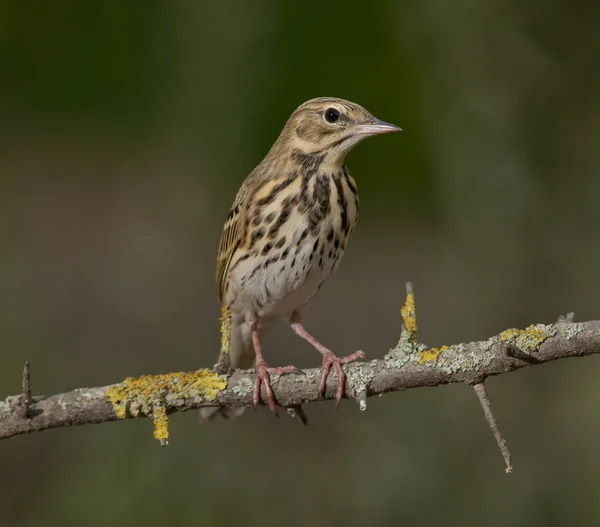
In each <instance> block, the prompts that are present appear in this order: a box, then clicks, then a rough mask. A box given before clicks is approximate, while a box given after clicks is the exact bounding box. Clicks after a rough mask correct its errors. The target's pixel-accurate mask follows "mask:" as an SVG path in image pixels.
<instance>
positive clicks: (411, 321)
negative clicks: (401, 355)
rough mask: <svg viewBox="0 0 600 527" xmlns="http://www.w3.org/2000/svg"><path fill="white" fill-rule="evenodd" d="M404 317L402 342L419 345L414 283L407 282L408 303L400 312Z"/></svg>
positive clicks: (405, 303) (406, 302)
mask: <svg viewBox="0 0 600 527" xmlns="http://www.w3.org/2000/svg"><path fill="white" fill-rule="evenodd" d="M400 313H401V315H402V330H401V333H400V342H404V343H410V344H413V345H414V344H416V343H417V312H416V308H415V295H414V292H413V285H412V282H406V301H405V302H404V305H403V306H402V309H401V310H400Z"/></svg>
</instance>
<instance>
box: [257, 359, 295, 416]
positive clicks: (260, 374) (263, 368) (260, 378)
mask: <svg viewBox="0 0 600 527" xmlns="http://www.w3.org/2000/svg"><path fill="white" fill-rule="evenodd" d="M284 373H302V374H304V372H303V371H302V370H301V369H299V368H296V366H283V367H280V368H269V365H268V364H267V363H266V362H265V361H257V362H256V378H255V379H254V396H253V399H252V402H253V404H254V408H255V409H256V407H257V406H258V403H260V386H261V384H264V385H265V390H266V392H267V397H266V399H267V404H268V405H269V408H270V409H271V411H272V412H273V413H274V414H275V415H276V416H277V417H279V414H278V413H277V404H276V403H275V396H274V395H273V388H272V387H271V377H270V376H271V375H282V374H284Z"/></svg>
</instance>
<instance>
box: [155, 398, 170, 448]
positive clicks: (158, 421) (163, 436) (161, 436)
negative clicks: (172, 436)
mask: <svg viewBox="0 0 600 527" xmlns="http://www.w3.org/2000/svg"><path fill="white" fill-rule="evenodd" d="M152 418H153V421H154V439H158V440H159V441H160V446H167V445H168V444H169V416H168V415H167V410H166V409H165V407H164V406H155V407H154V408H153V409H152Z"/></svg>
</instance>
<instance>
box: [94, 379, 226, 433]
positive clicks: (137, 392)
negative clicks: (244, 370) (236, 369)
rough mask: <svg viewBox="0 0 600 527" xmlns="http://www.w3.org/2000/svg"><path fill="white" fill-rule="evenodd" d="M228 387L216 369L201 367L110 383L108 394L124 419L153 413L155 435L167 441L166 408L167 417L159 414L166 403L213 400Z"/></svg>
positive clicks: (176, 403) (170, 404) (178, 405)
mask: <svg viewBox="0 0 600 527" xmlns="http://www.w3.org/2000/svg"><path fill="white" fill-rule="evenodd" d="M226 387H227V380H226V378H225V377H223V376H221V375H219V374H218V373H216V372H215V371H213V370H207V369H201V370H196V371H193V372H180V373H165V374H161V375H142V376H141V377H135V378H134V377H128V378H127V379H125V380H124V381H123V382H121V383H119V384H113V385H112V386H109V388H108V390H107V391H106V396H107V397H108V398H109V399H110V402H111V403H112V405H113V409H114V411H115V414H116V416H117V417H118V418H119V419H124V418H125V417H126V416H127V414H128V413H129V415H131V416H133V417H138V416H150V415H152V416H153V418H154V424H155V430H154V435H155V437H156V438H157V439H160V440H161V442H162V439H164V440H165V441H166V438H167V437H168V430H167V416H166V411H164V412H163V413H164V416H162V417H160V416H161V410H160V408H163V410H166V408H165V407H166V406H171V407H180V406H183V405H184V404H185V403H186V401H192V402H195V403H200V402H203V401H212V400H214V399H215V397H216V396H217V395H218V394H219V392H220V391H222V390H224V389H225V388H226ZM157 412H158V414H157ZM157 415H158V416H159V417H157ZM159 436H160V437H159Z"/></svg>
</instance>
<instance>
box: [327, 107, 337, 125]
mask: <svg viewBox="0 0 600 527" xmlns="http://www.w3.org/2000/svg"><path fill="white" fill-rule="evenodd" d="M324 117H325V120H326V121H327V122H328V123H335V122H336V121H337V120H338V119H339V118H340V112H338V111H337V110H336V109H335V108H327V110H325V114H324Z"/></svg>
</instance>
